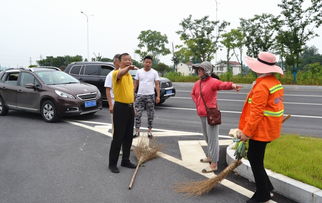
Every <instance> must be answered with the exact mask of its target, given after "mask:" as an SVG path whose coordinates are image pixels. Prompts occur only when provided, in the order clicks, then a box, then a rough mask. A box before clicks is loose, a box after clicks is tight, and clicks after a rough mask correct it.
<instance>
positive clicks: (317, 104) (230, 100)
mask: <svg viewBox="0 0 322 203" xmlns="http://www.w3.org/2000/svg"><path fill="white" fill-rule="evenodd" d="M173 99H184V100H191V101H192V99H191V97H173ZM217 100H218V101H228V102H243V103H244V102H245V100H241V99H217ZM284 104H296V105H309V106H322V104H319V103H301V102H284Z"/></svg>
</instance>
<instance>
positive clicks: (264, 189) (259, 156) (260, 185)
mask: <svg viewBox="0 0 322 203" xmlns="http://www.w3.org/2000/svg"><path fill="white" fill-rule="evenodd" d="M267 143H269V142H261V141H255V140H249V148H248V153H247V157H248V160H249V163H250V165H251V167H252V171H253V174H254V178H255V184H256V192H255V194H254V195H253V197H252V199H254V200H256V201H257V202H265V201H268V200H269V199H271V197H270V192H271V191H272V190H273V189H274V188H273V185H272V183H271V181H270V180H269V178H268V176H267V173H266V171H265V168H264V155H265V149H266V145H267Z"/></svg>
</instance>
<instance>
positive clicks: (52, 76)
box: [36, 71, 79, 85]
mask: <svg viewBox="0 0 322 203" xmlns="http://www.w3.org/2000/svg"><path fill="white" fill-rule="evenodd" d="M36 74H37V75H38V76H39V78H40V79H41V80H42V81H43V82H44V83H45V84H46V85H61V84H71V83H79V81H78V80H77V79H76V78H74V77H73V76H71V75H68V74H67V73H65V72H62V71H37V72H36Z"/></svg>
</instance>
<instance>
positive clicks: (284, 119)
mask: <svg viewBox="0 0 322 203" xmlns="http://www.w3.org/2000/svg"><path fill="white" fill-rule="evenodd" d="M290 117H291V114H288V115H287V116H286V117H285V118H283V121H282V123H284V122H285V121H286V120H287V119H289V118H290Z"/></svg>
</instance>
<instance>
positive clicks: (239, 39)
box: [221, 29, 244, 70]
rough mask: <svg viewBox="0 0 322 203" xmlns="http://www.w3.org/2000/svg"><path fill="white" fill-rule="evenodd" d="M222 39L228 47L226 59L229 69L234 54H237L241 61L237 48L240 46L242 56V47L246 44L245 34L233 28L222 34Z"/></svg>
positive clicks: (222, 42)
mask: <svg viewBox="0 0 322 203" xmlns="http://www.w3.org/2000/svg"><path fill="white" fill-rule="evenodd" d="M221 36H222V40H221V44H223V45H224V46H225V47H226V49H227V54H226V59H227V70H228V69H229V61H230V59H231V57H232V56H233V55H235V56H236V58H237V60H238V61H239V59H238V57H237V54H236V52H235V49H236V48H238V49H239V51H240V57H242V47H243V45H244V35H243V33H242V32H241V31H240V30H238V29H231V30H230V32H227V33H224V34H222V35H221ZM240 63H241V64H242V59H240Z"/></svg>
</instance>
